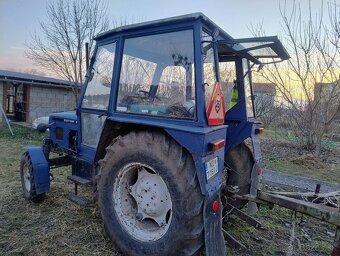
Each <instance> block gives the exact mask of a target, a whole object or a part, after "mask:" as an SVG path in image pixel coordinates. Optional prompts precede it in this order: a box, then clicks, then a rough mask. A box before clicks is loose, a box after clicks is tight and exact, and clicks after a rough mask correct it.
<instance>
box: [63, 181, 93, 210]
mask: <svg viewBox="0 0 340 256" xmlns="http://www.w3.org/2000/svg"><path fill="white" fill-rule="evenodd" d="M67 179H68V180H70V181H72V182H74V193H70V194H69V195H68V197H67V199H68V200H70V201H72V202H74V203H76V204H79V205H80V206H86V205H88V204H90V203H91V202H90V201H89V200H87V199H85V198H83V197H81V196H79V195H78V185H80V186H91V185H92V181H91V180H88V179H84V178H82V177H79V176H77V175H71V176H68V177H67Z"/></svg>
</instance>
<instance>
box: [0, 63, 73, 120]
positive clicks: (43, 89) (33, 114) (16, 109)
mask: <svg viewBox="0 0 340 256" xmlns="http://www.w3.org/2000/svg"><path fill="white" fill-rule="evenodd" d="M0 106H2V108H3V110H4V112H5V113H6V116H7V117H8V118H9V119H10V120H13V121H21V122H29V123H31V122H33V120H34V119H36V118H38V117H42V116H48V115H49V114H50V113H53V112H60V111H68V110H73V109H74V108H75V106H76V100H75V97H74V93H73V91H72V86H71V83H70V82H68V81H65V80H60V79H55V78H50V77H43V76H37V75H31V74H25V73H19V72H13V71H8V70H0ZM3 121H4V116H3V114H2V113H0V123H1V122H3Z"/></svg>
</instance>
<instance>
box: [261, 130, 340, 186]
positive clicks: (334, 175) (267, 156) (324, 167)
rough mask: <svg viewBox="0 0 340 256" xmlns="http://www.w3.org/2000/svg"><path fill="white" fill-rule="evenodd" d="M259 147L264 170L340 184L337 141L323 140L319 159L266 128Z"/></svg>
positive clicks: (339, 150) (339, 144) (288, 139)
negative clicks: (261, 152) (262, 157)
mask: <svg viewBox="0 0 340 256" xmlns="http://www.w3.org/2000/svg"><path fill="white" fill-rule="evenodd" d="M261 144H262V151H263V155H264V159H263V165H264V167H265V168H268V169H271V170H274V171H278V172H283V173H287V174H292V175H299V176H304V177H308V178H312V179H317V180H321V181H325V182H331V183H337V184H340V160H339V159H340V143H339V142H335V141H330V140H323V141H322V147H323V148H322V153H321V157H320V158H317V157H315V156H313V155H312V153H313V152H309V151H308V150H306V149H305V148H303V146H299V145H298V144H296V143H294V142H293V141H292V140H291V138H290V137H289V136H283V135H281V134H280V133H278V132H277V131H276V130H275V129H274V128H269V129H267V130H266V132H265V133H264V134H263V135H261Z"/></svg>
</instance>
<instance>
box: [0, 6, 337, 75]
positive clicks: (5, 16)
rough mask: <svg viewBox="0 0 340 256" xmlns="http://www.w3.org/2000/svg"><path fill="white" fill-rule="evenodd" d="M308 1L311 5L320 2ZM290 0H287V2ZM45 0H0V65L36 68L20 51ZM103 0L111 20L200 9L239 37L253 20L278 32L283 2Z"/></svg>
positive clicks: (34, 28)
mask: <svg viewBox="0 0 340 256" xmlns="http://www.w3.org/2000/svg"><path fill="white" fill-rule="evenodd" d="M310 1H311V4H312V6H313V7H315V8H318V7H319V6H320V4H321V2H322V1H321V0H310ZM332 1H333V0H332ZM336 1H339V2H340V0H336ZM292 2H293V0H287V3H288V4H290V3H292ZM297 2H298V3H300V4H301V7H302V10H307V8H308V0H297ZM325 2H327V1H325ZM47 3H48V0H0V69H8V70H14V71H22V72H23V71H25V70H29V69H36V70H38V71H39V70H40V68H39V67H38V66H35V65H34V64H33V63H32V62H31V61H30V60H28V59H27V58H26V57H25V54H24V51H25V43H27V42H29V41H31V38H32V35H34V34H35V33H36V34H37V35H39V32H40V29H39V21H43V22H46V21H47V20H48V17H47V16H46V14H45V10H46V4H47ZM107 3H108V8H107V13H108V16H109V19H110V20H112V22H113V20H116V21H117V20H118V21H119V20H120V19H124V20H128V21H149V20H155V19H161V18H168V17H172V16H176V15H182V14H188V13H193V12H202V13H204V14H205V15H206V16H208V17H209V18H210V19H211V20H212V21H214V22H215V23H216V24H217V25H219V26H220V27H221V28H222V29H224V30H225V31H226V32H227V33H228V34H230V35H231V36H233V37H234V38H242V37H251V33H250V31H249V28H250V27H251V25H257V24H263V28H264V30H265V31H266V34H267V35H278V34H280V31H281V20H280V11H279V4H280V3H281V5H283V3H284V0H170V1H162V0H121V1H118V0H107ZM306 15H307V13H306Z"/></svg>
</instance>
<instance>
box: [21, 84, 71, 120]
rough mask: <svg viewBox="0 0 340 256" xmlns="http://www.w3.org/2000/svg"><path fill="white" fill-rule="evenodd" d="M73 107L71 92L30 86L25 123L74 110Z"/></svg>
mask: <svg viewBox="0 0 340 256" xmlns="http://www.w3.org/2000/svg"><path fill="white" fill-rule="evenodd" d="M75 107H76V102H75V97H74V94H73V92H72V90H66V89H60V88H45V87H36V86H31V87H30V95H29V115H28V120H27V122H33V121H34V119H36V118H38V117H42V116H48V115H49V114H50V113H54V112H63V111H70V110H74V108H75Z"/></svg>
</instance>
